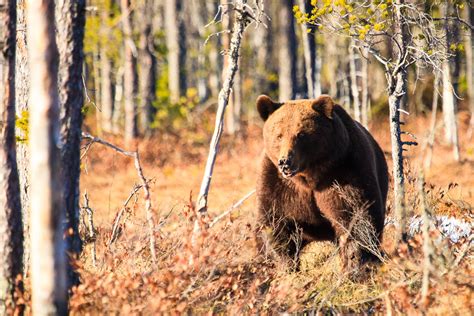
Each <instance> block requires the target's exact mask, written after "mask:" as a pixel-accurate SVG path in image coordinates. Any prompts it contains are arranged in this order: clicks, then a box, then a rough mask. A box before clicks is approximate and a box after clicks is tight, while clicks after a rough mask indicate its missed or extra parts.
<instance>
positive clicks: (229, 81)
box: [197, 0, 247, 215]
mask: <svg viewBox="0 0 474 316" xmlns="http://www.w3.org/2000/svg"><path fill="white" fill-rule="evenodd" d="M246 2H247V1H245V0H237V1H236V3H235V7H236V13H235V23H234V30H233V33H232V39H231V43H230V52H229V56H230V59H229V61H230V65H229V68H227V75H226V77H225V80H224V84H223V87H222V89H221V91H220V93H219V98H218V105H217V113H216V122H215V126H214V133H213V134H212V139H211V144H210V147H209V154H208V157H207V162H206V168H205V170H204V176H203V179H202V182H201V188H200V190H199V197H198V201H197V211H198V212H199V214H201V215H205V214H206V213H207V203H208V194H209V188H210V186H211V178H212V173H213V170H214V163H215V161H216V157H217V151H218V149H219V142H220V139H221V135H222V131H223V127H224V126H223V125H224V113H225V110H226V108H227V105H228V103H229V98H230V93H231V90H232V86H233V84H234V78H235V74H236V72H237V69H238V64H239V51H240V45H241V41H242V36H243V33H244V30H245V27H246V26H247V17H246V15H245V14H244V13H243V12H244V4H246Z"/></svg>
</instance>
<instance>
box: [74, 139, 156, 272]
mask: <svg viewBox="0 0 474 316" xmlns="http://www.w3.org/2000/svg"><path fill="white" fill-rule="evenodd" d="M82 138H83V139H88V140H90V143H89V145H88V148H90V146H92V144H93V143H99V144H102V145H104V146H107V147H109V148H112V149H113V150H115V151H116V152H118V153H120V154H122V155H124V156H127V157H131V158H133V160H134V163H135V169H137V173H138V177H139V178H140V180H141V182H142V184H141V188H143V192H144V193H145V212H146V219H147V222H148V229H149V238H150V253H151V258H152V260H153V263H156V250H155V224H154V218H153V209H152V207H151V194H150V187H149V185H148V181H147V180H146V178H145V176H144V175H143V169H142V166H141V163H140V156H139V154H138V151H126V150H123V149H122V148H120V147H118V146H116V145H114V144H111V143H109V142H108V141H105V140H103V139H102V138H99V137H94V136H92V135H91V134H89V133H85V132H83V133H82Z"/></svg>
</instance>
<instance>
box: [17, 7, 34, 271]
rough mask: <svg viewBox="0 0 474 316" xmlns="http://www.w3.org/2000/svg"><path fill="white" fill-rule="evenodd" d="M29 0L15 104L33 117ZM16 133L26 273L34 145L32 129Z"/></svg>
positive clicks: (20, 30) (22, 10)
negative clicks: (31, 145)
mask: <svg viewBox="0 0 474 316" xmlns="http://www.w3.org/2000/svg"><path fill="white" fill-rule="evenodd" d="M25 2H26V0H18V1H17V20H16V21H17V33H16V57H15V59H16V63H15V99H16V102H15V108H16V115H17V116H19V117H22V118H24V117H26V118H28V117H29V114H28V113H29V112H28V98H29V94H30V70H29V65H28V50H27V41H26V4H25ZM16 133H17V134H16V135H17V137H19V138H20V139H23V140H24V141H21V142H18V143H17V160H18V174H19V177H20V195H21V211H22V217H23V238H24V241H25V242H24V247H23V248H24V257H23V262H24V274H25V275H27V273H28V269H29V266H30V249H31V247H30V233H29V232H30V149H29V147H28V136H29V135H28V130H22V129H20V128H17V129H16Z"/></svg>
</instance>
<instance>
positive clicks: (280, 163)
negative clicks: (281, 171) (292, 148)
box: [278, 153, 293, 168]
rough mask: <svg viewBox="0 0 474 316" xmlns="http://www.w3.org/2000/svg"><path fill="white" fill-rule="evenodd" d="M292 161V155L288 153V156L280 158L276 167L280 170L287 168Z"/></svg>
mask: <svg viewBox="0 0 474 316" xmlns="http://www.w3.org/2000/svg"><path fill="white" fill-rule="evenodd" d="M292 160H293V154H292V153H289V154H288V156H286V157H281V158H280V159H279V160H278V167H280V168H281V167H289V166H291V163H292Z"/></svg>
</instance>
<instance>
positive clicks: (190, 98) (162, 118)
mask: <svg viewBox="0 0 474 316" xmlns="http://www.w3.org/2000/svg"><path fill="white" fill-rule="evenodd" d="M198 103H199V97H198V93H197V90H196V89H195V88H190V89H188V90H187V92H186V96H185V97H181V99H180V100H179V102H177V103H171V102H170V91H169V89H168V66H167V65H165V66H164V67H163V71H162V72H161V75H160V77H159V78H158V82H157V85H156V101H155V102H154V104H153V105H154V107H155V108H156V116H155V120H154V122H153V123H152V126H151V127H152V128H157V129H161V130H165V129H166V130H169V129H174V130H177V129H180V128H182V127H183V125H185V124H186V122H187V118H188V117H189V114H190V112H191V110H192V109H193V108H194V107H196V105H197V104H198Z"/></svg>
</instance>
